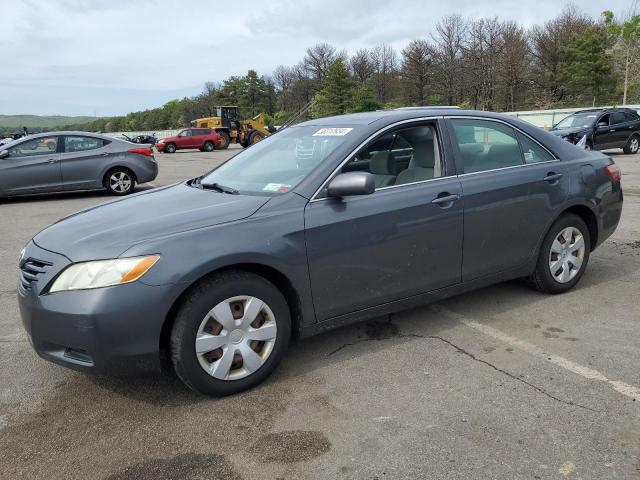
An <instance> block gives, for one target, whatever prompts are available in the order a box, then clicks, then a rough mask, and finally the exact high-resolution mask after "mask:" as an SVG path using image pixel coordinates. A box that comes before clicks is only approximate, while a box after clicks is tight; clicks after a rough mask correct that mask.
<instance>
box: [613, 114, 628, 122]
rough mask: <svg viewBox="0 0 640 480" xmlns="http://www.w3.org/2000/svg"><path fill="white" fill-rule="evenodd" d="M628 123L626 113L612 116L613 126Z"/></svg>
mask: <svg viewBox="0 0 640 480" xmlns="http://www.w3.org/2000/svg"><path fill="white" fill-rule="evenodd" d="M626 121H627V116H626V115H625V113H624V112H613V113H612V114H611V124H612V125H617V124H618V123H624V122H626Z"/></svg>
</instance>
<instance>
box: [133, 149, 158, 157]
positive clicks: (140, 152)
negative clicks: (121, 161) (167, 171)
mask: <svg viewBox="0 0 640 480" xmlns="http://www.w3.org/2000/svg"><path fill="white" fill-rule="evenodd" d="M127 151H128V152H129V153H137V154H138V155H144V156H145V157H153V149H151V148H130V149H129V150H127Z"/></svg>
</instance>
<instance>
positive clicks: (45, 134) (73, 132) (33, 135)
mask: <svg viewBox="0 0 640 480" xmlns="http://www.w3.org/2000/svg"><path fill="white" fill-rule="evenodd" d="M51 135H78V136H91V137H100V138H105V139H107V140H111V139H112V138H113V137H109V136H107V135H104V134H102V133H95V132H81V131H78V130H68V131H67V130H60V131H56V132H41V133H30V134H29V135H27V136H26V137H22V138H39V137H50V136H51ZM22 138H21V139H20V140H22Z"/></svg>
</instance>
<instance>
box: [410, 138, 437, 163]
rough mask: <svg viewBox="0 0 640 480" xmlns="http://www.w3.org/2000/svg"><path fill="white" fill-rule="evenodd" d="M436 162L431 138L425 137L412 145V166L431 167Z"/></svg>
mask: <svg viewBox="0 0 640 480" xmlns="http://www.w3.org/2000/svg"><path fill="white" fill-rule="evenodd" d="M435 164H436V154H435V151H434V149H433V140H432V139H427V140H423V141H421V142H420V143H417V144H415V145H414V146H413V166H414V167H419V168H433V167H434V166H435Z"/></svg>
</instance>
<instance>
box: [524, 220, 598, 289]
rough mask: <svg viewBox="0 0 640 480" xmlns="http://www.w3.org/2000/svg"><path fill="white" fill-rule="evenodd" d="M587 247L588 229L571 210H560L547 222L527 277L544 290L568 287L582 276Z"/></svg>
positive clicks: (587, 257) (587, 254)
mask: <svg viewBox="0 0 640 480" xmlns="http://www.w3.org/2000/svg"><path fill="white" fill-rule="evenodd" d="M590 251H591V239H590V237H589V229H588V228H587V225H586V224H585V223H584V221H583V220H582V219H581V218H580V217H578V216H577V215H573V214H564V215H562V216H561V217H560V218H559V219H558V220H556V221H555V223H554V224H553V225H552V226H551V228H550V229H549V231H548V232H547V235H546V236H545V238H544V241H543V242H542V246H541V248H540V253H539V256H538V263H537V265H536V270H535V271H534V273H533V275H532V276H531V277H530V278H529V280H530V281H531V283H532V285H533V287H534V288H536V289H537V290H539V291H541V292H546V293H563V292H566V291H567V290H571V289H572V288H573V287H574V286H575V285H576V284H577V283H578V282H579V281H580V278H582V275H583V274H584V271H585V269H586V268H587V263H588V262H589V253H590Z"/></svg>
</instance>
